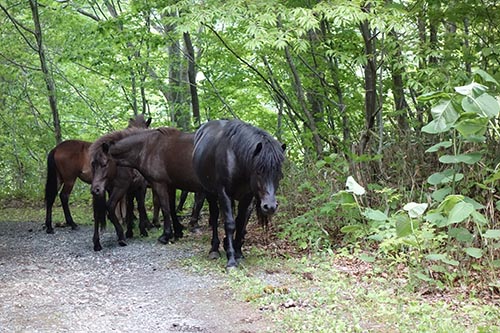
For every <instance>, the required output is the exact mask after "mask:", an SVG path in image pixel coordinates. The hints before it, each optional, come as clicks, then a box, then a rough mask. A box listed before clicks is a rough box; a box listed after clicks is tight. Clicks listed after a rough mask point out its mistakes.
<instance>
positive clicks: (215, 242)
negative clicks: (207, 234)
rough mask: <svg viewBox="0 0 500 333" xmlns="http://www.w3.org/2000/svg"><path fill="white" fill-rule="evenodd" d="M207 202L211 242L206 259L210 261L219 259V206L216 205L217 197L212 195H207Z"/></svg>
mask: <svg viewBox="0 0 500 333" xmlns="http://www.w3.org/2000/svg"><path fill="white" fill-rule="evenodd" d="M207 201H208V209H209V212H210V217H209V222H210V226H211V227H212V241H211V248H210V252H209V253H208V257H209V258H210V259H212V260H215V259H219V258H220V252H219V245H220V240H219V232H218V230H217V229H218V224H219V221H218V220H219V206H218V203H217V197H215V196H213V195H208V196H207Z"/></svg>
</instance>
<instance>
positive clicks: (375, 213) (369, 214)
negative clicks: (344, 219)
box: [363, 208, 388, 221]
mask: <svg viewBox="0 0 500 333" xmlns="http://www.w3.org/2000/svg"><path fill="white" fill-rule="evenodd" d="M363 215H364V216H365V217H366V218H368V219H370V220H374V221H387V220H388V217H387V215H385V213H383V212H381V211H379V210H376V209H371V208H367V209H366V210H365V211H364V212H363Z"/></svg>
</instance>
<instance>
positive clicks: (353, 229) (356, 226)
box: [340, 224, 363, 234]
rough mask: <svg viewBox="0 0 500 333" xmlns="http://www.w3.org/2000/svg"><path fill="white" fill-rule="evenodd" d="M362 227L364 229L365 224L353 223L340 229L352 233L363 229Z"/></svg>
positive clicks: (345, 232)
mask: <svg viewBox="0 0 500 333" xmlns="http://www.w3.org/2000/svg"><path fill="white" fill-rule="evenodd" d="M362 229H363V226H361V225H359V224H353V225H346V226H343V227H342V228H340V231H341V232H342V233H344V234H350V233H354V232H357V231H359V230H362Z"/></svg>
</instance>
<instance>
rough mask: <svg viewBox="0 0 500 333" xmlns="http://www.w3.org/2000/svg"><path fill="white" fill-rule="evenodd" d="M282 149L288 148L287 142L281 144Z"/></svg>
mask: <svg viewBox="0 0 500 333" xmlns="http://www.w3.org/2000/svg"><path fill="white" fill-rule="evenodd" d="M281 149H283V151H285V150H286V143H284V144H282V145H281Z"/></svg>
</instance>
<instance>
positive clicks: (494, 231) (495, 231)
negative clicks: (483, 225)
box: [483, 229, 500, 239]
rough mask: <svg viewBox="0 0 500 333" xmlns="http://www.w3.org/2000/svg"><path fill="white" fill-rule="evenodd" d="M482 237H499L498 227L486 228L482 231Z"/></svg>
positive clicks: (499, 230)
mask: <svg viewBox="0 0 500 333" xmlns="http://www.w3.org/2000/svg"><path fill="white" fill-rule="evenodd" d="M483 237H484V238H493V239H500V229H488V230H486V231H485V232H484V234H483Z"/></svg>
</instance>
